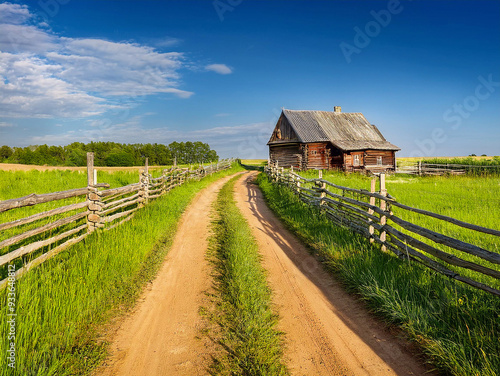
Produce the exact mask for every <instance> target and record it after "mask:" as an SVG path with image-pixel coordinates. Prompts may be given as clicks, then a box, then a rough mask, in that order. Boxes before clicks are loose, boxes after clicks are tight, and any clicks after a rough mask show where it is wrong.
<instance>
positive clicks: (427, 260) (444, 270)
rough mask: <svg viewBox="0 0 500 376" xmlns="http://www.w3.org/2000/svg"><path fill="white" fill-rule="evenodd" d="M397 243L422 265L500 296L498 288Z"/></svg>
mask: <svg viewBox="0 0 500 376" xmlns="http://www.w3.org/2000/svg"><path fill="white" fill-rule="evenodd" d="M398 244H399V245H400V246H402V247H403V250H404V251H407V252H408V253H409V254H411V255H412V256H414V257H416V258H418V259H420V260H416V261H419V262H420V263H421V264H422V265H424V266H426V267H428V268H430V269H433V270H435V271H436V272H438V273H441V274H444V275H445V276H447V277H449V278H453V279H456V280H457V281H460V282H463V283H466V284H468V285H469V286H472V287H474V288H477V289H480V290H483V291H486V292H489V293H490V294H493V295H496V296H500V290H497V289H495V288H493V287H491V286H488V285H486V284H484V283H481V282H477V281H474V280H472V279H470V278H467V277H463V276H461V275H460V274H458V273H456V272H454V271H452V270H450V269H448V268H446V267H445V266H443V265H442V264H440V263H438V262H437V261H435V260H432V259H430V258H428V257H426V256H424V255H422V254H421V253H420V252H418V251H415V250H414V249H413V248H411V247H408V246H407V245H406V244H404V243H401V242H399V243H398Z"/></svg>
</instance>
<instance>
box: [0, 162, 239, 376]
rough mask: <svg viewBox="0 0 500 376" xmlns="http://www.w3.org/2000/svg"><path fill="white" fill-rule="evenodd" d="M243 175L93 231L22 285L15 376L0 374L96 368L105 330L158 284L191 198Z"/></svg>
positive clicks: (3, 331)
mask: <svg viewBox="0 0 500 376" xmlns="http://www.w3.org/2000/svg"><path fill="white" fill-rule="evenodd" d="M240 170H241V167H233V168H232V169H230V170H226V171H222V172H219V173H216V174H214V175H211V176H208V177H206V178H204V179H202V180H200V181H191V182H188V183H186V184H185V185H183V186H181V187H178V188H175V189H174V190H172V191H171V192H169V193H168V194H167V195H165V196H163V197H162V198H160V199H158V200H156V201H153V202H152V203H150V204H149V205H148V206H146V207H145V208H144V209H141V210H139V211H138V212H137V214H136V216H135V217H134V218H133V219H132V220H131V221H129V222H126V223H125V224H123V225H121V226H119V227H117V228H115V229H112V230H110V231H108V232H101V231H96V232H94V233H93V234H92V235H90V236H89V237H87V238H86V239H85V240H84V241H83V242H80V243H78V244H76V245H74V246H72V247H71V248H69V249H68V250H66V251H64V252H62V253H61V254H59V255H58V256H57V257H55V258H53V259H50V260H48V261H46V262H45V263H44V264H42V265H40V266H38V267H36V268H35V269H33V270H31V271H30V272H28V273H27V274H26V275H25V276H24V277H22V278H21V279H19V280H18V281H17V283H16V311H17V314H18V316H17V327H16V357H17V359H16V368H15V370H14V371H13V372H10V371H9V368H8V367H7V365H6V356H4V355H2V357H0V375H12V374H14V375H23V376H29V375H79V374H86V373H88V372H89V371H90V370H91V369H93V368H94V367H96V366H97V365H98V364H99V362H100V361H101V360H102V359H103V358H104V356H105V354H106V349H107V344H106V342H105V339H106V338H105V336H104V335H105V330H104V329H103V328H105V324H106V323H107V322H108V321H109V320H110V319H111V318H112V317H115V316H117V315H119V314H121V312H122V311H124V310H126V309H127V308H128V307H130V306H131V305H132V304H133V302H134V300H135V299H136V298H137V297H138V295H139V293H140V291H141V290H142V288H143V286H144V285H145V284H146V283H147V282H148V281H150V280H152V279H153V278H154V275H155V274H156V272H157V271H158V269H159V267H160V265H161V263H162V262H163V260H164V256H165V255H166V253H167V252H168V250H169V248H170V245H171V242H172V239H173V237H174V234H175V231H176V226H177V223H178V220H179V218H180V216H181V215H182V213H183V211H184V210H185V208H186V206H187V205H188V204H189V202H190V201H191V199H192V198H193V197H194V196H195V194H196V193H197V192H199V191H200V190H201V189H202V188H204V187H206V186H207V185H209V184H210V183H211V182H213V181H214V180H216V179H218V178H220V177H222V176H225V175H228V174H231V173H234V172H236V171H240ZM78 184H79V183H78ZM79 185H80V184H79ZM6 294H7V291H6V290H3V291H0V302H1V307H0V318H1V321H0V352H1V354H6V349H7V330H8V325H7V319H6V317H7V316H6V314H7V308H8V307H7V304H6V298H7V296H6ZM103 336H104V337H103Z"/></svg>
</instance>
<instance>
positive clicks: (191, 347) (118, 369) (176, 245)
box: [95, 177, 229, 376]
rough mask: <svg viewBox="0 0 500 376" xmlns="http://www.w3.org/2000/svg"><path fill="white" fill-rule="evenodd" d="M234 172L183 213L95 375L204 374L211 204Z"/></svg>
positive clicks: (187, 375)
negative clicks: (203, 332) (203, 330)
mask: <svg viewBox="0 0 500 376" xmlns="http://www.w3.org/2000/svg"><path fill="white" fill-rule="evenodd" d="M228 179H229V178H228V177H227V178H224V179H221V180H219V181H217V182H215V183H214V184H212V185H210V186H209V187H208V188H206V189H204V190H203V191H201V192H200V193H199V194H198V195H197V196H196V197H195V199H194V200H193V202H192V203H191V204H190V205H189V207H188V209H187V210H186V212H185V213H184V215H183V217H182V220H181V223H180V224H179V229H178V231H177V234H176V236H175V239H174V242H173V245H172V248H171V250H170V251H169V253H168V255H167V257H166V260H165V263H164V264H163V267H162V268H161V270H160V271H159V273H158V277H157V278H156V279H155V280H154V281H153V283H152V284H151V286H150V287H149V288H148V289H147V290H146V291H145V292H144V293H143V295H142V297H141V299H140V301H139V303H138V304H137V306H136V308H135V310H134V312H132V313H131V314H130V315H129V317H127V318H126V319H125V321H124V322H123V323H122V324H121V325H120V328H119V330H118V332H117V333H116V335H115V338H114V339H113V340H112V344H111V353H110V356H109V357H108V359H107V360H106V362H105V364H104V366H103V367H101V368H100V369H98V370H97V372H96V373H95V375H99V376H100V375H120V376H121V375H123V376H135V375H136V376H149V375H168V376H174V375H186V376H195V375H204V374H206V372H205V369H206V367H207V365H208V362H209V361H210V359H209V355H210V353H211V352H212V351H211V348H210V347H211V346H212V345H211V343H210V341H208V339H207V340H201V339H198V338H197V337H198V336H199V335H200V333H199V331H200V328H201V327H203V325H204V324H203V322H202V319H201V318H200V316H199V314H198V310H199V308H200V306H201V305H203V304H204V300H205V299H206V295H205V294H204V292H205V291H207V290H209V289H210V287H211V280H210V267H209V265H208V262H207V261H206V259H205V253H206V250H207V245H208V244H207V238H208V236H209V226H210V216H209V213H210V210H211V206H212V203H213V202H214V200H215V199H216V197H217V192H218V191H219V190H220V188H221V187H222V185H223V184H224V183H225V182H226V181H227V180H228Z"/></svg>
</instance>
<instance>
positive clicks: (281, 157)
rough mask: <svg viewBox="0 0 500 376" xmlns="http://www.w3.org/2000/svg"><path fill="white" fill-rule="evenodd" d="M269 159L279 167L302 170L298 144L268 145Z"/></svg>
mask: <svg viewBox="0 0 500 376" xmlns="http://www.w3.org/2000/svg"><path fill="white" fill-rule="evenodd" d="M269 158H270V159H271V161H273V162H276V161H277V162H278V166H279V167H285V168H290V167H291V166H293V167H294V168H298V169H300V168H302V150H301V148H300V147H299V144H288V145H269Z"/></svg>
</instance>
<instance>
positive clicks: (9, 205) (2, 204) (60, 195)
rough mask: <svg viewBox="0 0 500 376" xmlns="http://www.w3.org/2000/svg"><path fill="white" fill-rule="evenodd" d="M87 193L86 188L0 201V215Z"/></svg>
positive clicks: (34, 194) (33, 194)
mask: <svg viewBox="0 0 500 376" xmlns="http://www.w3.org/2000/svg"><path fill="white" fill-rule="evenodd" d="M87 193H88V188H87V187H85V188H76V189H70V190H68V191H60V192H53V193H45V194H41V195H37V194H36V193H32V194H30V195H28V196H24V197H21V198H13V199H10V200H5V201H0V213H1V212H4V211H7V210H11V209H15V208H22V207H25V206H33V205H37V204H43V203H45V202H50V201H57V200H63V199H66V198H71V197H77V196H83V195H86V194H87Z"/></svg>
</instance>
